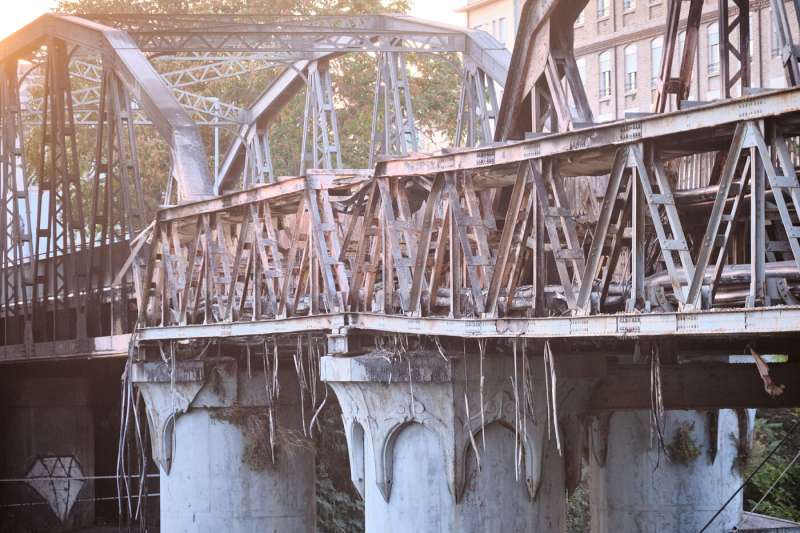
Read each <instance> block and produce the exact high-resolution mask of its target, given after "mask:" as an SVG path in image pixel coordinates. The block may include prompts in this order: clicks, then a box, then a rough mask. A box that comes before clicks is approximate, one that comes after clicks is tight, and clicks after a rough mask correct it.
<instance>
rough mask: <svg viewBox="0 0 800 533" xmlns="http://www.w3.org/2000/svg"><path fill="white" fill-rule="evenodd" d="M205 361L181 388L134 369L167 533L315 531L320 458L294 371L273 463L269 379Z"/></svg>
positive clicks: (231, 364) (157, 373)
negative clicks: (305, 425) (305, 433)
mask: <svg viewBox="0 0 800 533" xmlns="http://www.w3.org/2000/svg"><path fill="white" fill-rule="evenodd" d="M199 363H200V366H194V367H190V368H184V369H183V370H179V371H178V373H179V375H180V376H181V380H180V381H179V382H177V383H175V384H174V385H172V384H170V383H168V382H164V381H163V379H161V376H162V375H163V373H162V372H161V370H160V369H159V368H158V367H157V366H153V365H157V364H155V363H153V364H150V363H148V364H147V365H149V366H147V365H140V366H138V368H137V369H136V370H135V371H134V376H135V381H136V382H137V385H138V386H139V388H140V389H141V390H142V393H143V395H144V397H145V402H146V403H147V409H148V421H149V423H150V427H151V434H152V435H153V436H154V450H153V455H154V457H155V458H156V460H157V461H158V463H159V467H160V470H161V531H163V532H165V533H183V532H217V531H226V532H232V533H245V532H253V531H265V532H284V531H286V532H289V531H303V532H304V531H314V525H315V521H316V508H315V492H314V491H315V487H314V452H313V448H312V447H311V446H310V445H308V443H306V442H305V440H304V438H303V437H302V429H301V427H300V420H301V415H300V403H299V402H300V398H299V391H298V387H297V377H296V375H295V373H294V372H293V371H292V370H291V369H288V365H287V369H286V370H285V371H284V370H281V372H280V373H279V382H280V389H281V390H280V397H279V399H278V401H277V403H276V405H275V410H274V417H275V423H276V424H277V428H278V430H277V432H276V439H275V441H276V461H275V463H274V464H273V462H272V452H271V448H270V441H269V424H270V422H269V417H268V411H267V408H266V405H267V399H266V393H265V376H264V375H263V373H262V372H256V371H254V372H253V376H252V377H248V375H247V372H246V371H240V370H239V369H238V367H237V364H236V361H235V360H234V359H227V358H226V359H221V360H217V361H213V360H210V361H206V362H205V363H203V362H199ZM201 367H202V370H197V369H198V368H201ZM175 413H177V416H175Z"/></svg>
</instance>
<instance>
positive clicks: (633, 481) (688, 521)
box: [589, 410, 752, 533]
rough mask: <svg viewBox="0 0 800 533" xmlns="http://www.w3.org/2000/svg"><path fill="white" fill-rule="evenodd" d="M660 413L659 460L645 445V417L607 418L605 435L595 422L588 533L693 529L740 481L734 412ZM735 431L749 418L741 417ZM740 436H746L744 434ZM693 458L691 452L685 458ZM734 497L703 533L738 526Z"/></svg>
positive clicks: (648, 441) (738, 509)
mask: <svg viewBox="0 0 800 533" xmlns="http://www.w3.org/2000/svg"><path fill="white" fill-rule="evenodd" d="M714 415H715V413H712V414H711V416H710V417H709V414H708V413H705V412H697V411H668V412H667V413H666V422H665V424H664V429H663V435H664V441H665V444H666V447H667V450H668V452H670V453H671V454H672V455H674V457H673V458H669V457H667V455H668V454H665V453H664V452H663V451H660V450H659V448H658V447H657V446H656V445H655V442H653V441H651V437H650V421H649V412H647V411H631V412H617V413H614V414H613V415H612V416H611V418H610V419H608V420H607V421H606V422H607V424H608V425H607V437H605V436H604V435H603V434H604V433H605V432H606V430H605V429H603V428H601V427H598V425H599V426H602V425H603V422H602V421H598V420H595V421H594V427H593V431H592V439H591V441H592V442H591V451H590V477H589V480H590V505H591V513H592V532H593V533H651V532H652V533H657V532H658V533H664V532H682V531H699V530H700V529H701V528H702V527H703V526H704V525H705V523H706V522H707V521H708V519H709V518H711V516H713V514H714V513H715V512H716V511H717V510H718V509H719V508H720V507H722V504H723V503H724V502H725V500H727V499H728V497H729V496H730V495H731V494H733V492H734V491H735V490H736V489H737V488H738V487H739V485H740V484H741V481H742V477H741V474H740V473H739V471H738V470H737V469H736V466H735V464H734V463H735V461H736V458H737V454H738V450H737V443H738V440H739V418H738V417H737V413H736V412H734V411H729V410H724V411H720V412H719V415H718V417H717V418H716V422H715V416H714ZM741 416H742V417H743V420H742V422H743V423H744V425H743V426H742V427H743V428H746V427H752V426H751V425H750V422H751V421H752V416H751V414H748V413H744V412H742V413H741ZM745 438H747V437H746V435H745ZM695 454H699V455H697V456H696V457H693V456H694V455H695ZM741 511H742V497H741V494H739V496H738V497H737V498H736V499H735V500H734V501H732V502H731V503H730V504H729V505H728V507H727V508H726V510H725V511H724V512H723V513H722V515H720V516H719V517H718V518H717V519H716V520H715V522H714V524H713V527H712V528H710V529H709V530H708V531H710V532H727V531H730V530H731V529H732V528H733V527H734V526H736V525H737V524H738V522H739V517H740V514H741Z"/></svg>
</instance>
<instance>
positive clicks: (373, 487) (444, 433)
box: [322, 354, 565, 533]
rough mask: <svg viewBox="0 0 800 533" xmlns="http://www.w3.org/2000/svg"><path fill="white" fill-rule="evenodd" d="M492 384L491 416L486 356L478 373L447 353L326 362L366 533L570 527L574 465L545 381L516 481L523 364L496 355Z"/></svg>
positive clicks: (491, 360) (490, 365)
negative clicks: (518, 368)
mask: <svg viewBox="0 0 800 533" xmlns="http://www.w3.org/2000/svg"><path fill="white" fill-rule="evenodd" d="M409 374H410V375H411V379H410V380H409ZM484 375H485V382H484V385H483V409H481V386H480V382H479V379H478V378H479V374H478V364H477V358H471V360H470V361H469V365H468V366H467V368H465V365H464V360H463V359H456V358H453V359H448V360H445V359H443V358H442V357H441V356H440V355H438V354H437V355H435V356H425V355H414V356H410V357H409V358H408V360H406V361H397V362H394V363H392V362H389V361H388V360H387V359H385V358H383V357H380V356H370V355H368V356H361V357H355V358H334V357H325V358H323V360H322V378H323V379H324V380H326V381H327V382H328V384H329V385H331V387H332V388H333V389H334V391H335V392H336V395H337V397H338V398H339V402H340V404H341V406H342V413H343V421H344V424H345V433H346V435H347V439H348V448H349V453H350V465H351V472H352V478H353V482H354V484H355V485H356V487H358V489H359V491H360V492H361V494H362V496H363V497H364V501H365V522H366V530H367V532H369V533H372V532H381V533H412V532H413V533H418V532H436V533H445V532H462V531H463V532H473V531H475V532H477V531H486V532H489V531H492V532H494V531H535V532H538V531H541V532H559V531H562V530H563V529H564V522H565V496H564V491H565V479H564V461H563V459H562V458H561V457H560V456H559V455H558V453H557V452H556V450H555V447H554V443H553V442H552V441H550V440H548V438H547V435H546V416H545V410H544V406H545V402H544V390H545V389H544V386H543V384H541V383H540V384H539V385H540V386H536V387H534V391H535V392H536V394H537V402H536V405H537V406H538V408H539V411H537V413H535V414H534V415H533V416H528V417H527V432H526V434H521V435H520V439H519V442H520V445H521V449H520V450H519V451H520V454H521V457H520V470H519V478H518V479H517V472H516V463H515V449H516V446H515V419H516V416H515V412H516V405H515V401H514V393H513V389H512V387H511V384H510V380H509V376H511V375H513V360H512V359H511V358H510V357H501V356H492V357H488V356H487V357H486V359H485V361H484ZM540 375H541V374H540ZM465 398H466V399H465ZM521 416H522V417H524V415H521ZM470 435H472V436H470ZM473 439H474V444H473ZM476 450H477V454H476ZM478 458H479V459H478ZM478 461H480V469H479V468H478Z"/></svg>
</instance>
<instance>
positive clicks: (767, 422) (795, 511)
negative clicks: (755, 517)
mask: <svg viewBox="0 0 800 533" xmlns="http://www.w3.org/2000/svg"><path fill="white" fill-rule="evenodd" d="M798 419H800V409H767V410H763V411H759V413H758V418H757V419H756V433H755V439H754V443H753V450H752V452H751V460H750V465H749V468H748V472H747V473H748V474H750V473H751V472H752V471H753V470H754V469H755V467H756V466H758V465H759V464H760V463H761V461H762V460H763V459H764V457H766V455H767V454H768V453H769V452H770V450H772V449H773V448H774V447H775V446H776V445H777V444H778V442H779V441H780V440H781V439H782V438H783V437H784V436H785V435H786V432H787V431H788V430H789V429H790V428H791V427H792V425H793V424H794V423H795V422H796V421H797V420H798ZM798 451H800V430H797V431H795V433H794V435H793V436H792V437H790V438H789V440H787V441H786V442H785V443H784V444H783V446H782V447H781V448H780V449H779V450H778V451H777V452H776V453H775V455H773V456H772V458H771V459H770V460H769V461H768V462H767V463H766V464H765V465H764V466H763V467H761V469H760V470H759V471H758V472H757V473H756V474H755V476H753V479H752V480H751V481H750V483H748V485H747V486H746V487H745V491H744V497H745V509H747V510H752V508H753V506H754V505H755V504H756V502H758V500H760V499H761V497H762V496H763V495H764V494H765V492H766V491H767V490H768V489H769V487H770V486H771V485H772V484H773V483H774V482H775V480H776V479H777V478H778V476H779V475H780V474H781V472H783V470H784V469H785V468H786V467H787V466H788V465H789V463H790V462H791V461H792V458H793V457H794V456H795V454H797V453H798ZM756 512H757V513H760V514H766V515H770V516H776V517H779V518H786V519H788V520H795V521H800V462H798V463H795V464H794V466H792V467H791V468H790V469H789V470H788V471H787V472H786V474H785V475H784V477H783V479H781V481H780V482H779V483H778V484H777V485H776V486H775V488H773V489H772V492H770V494H769V495H768V496H767V498H766V499H765V500H764V502H763V503H761V505H760V506H759V507H758V509H756Z"/></svg>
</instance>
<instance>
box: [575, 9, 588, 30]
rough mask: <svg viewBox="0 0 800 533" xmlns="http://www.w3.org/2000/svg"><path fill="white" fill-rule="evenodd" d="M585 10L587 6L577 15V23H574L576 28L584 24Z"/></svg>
mask: <svg viewBox="0 0 800 533" xmlns="http://www.w3.org/2000/svg"><path fill="white" fill-rule="evenodd" d="M584 11H586V8H583V9H582V10H581V12H580V13H578V16H577V17H575V24H574V26H575V27H576V28H577V27H578V26H583V21H584V18H583V12H584Z"/></svg>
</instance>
